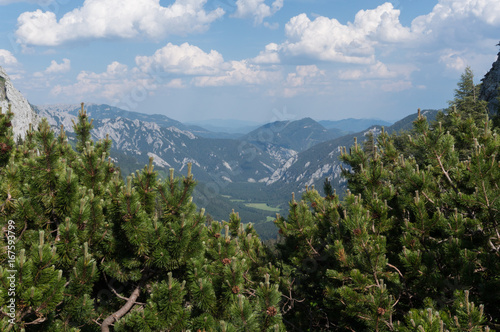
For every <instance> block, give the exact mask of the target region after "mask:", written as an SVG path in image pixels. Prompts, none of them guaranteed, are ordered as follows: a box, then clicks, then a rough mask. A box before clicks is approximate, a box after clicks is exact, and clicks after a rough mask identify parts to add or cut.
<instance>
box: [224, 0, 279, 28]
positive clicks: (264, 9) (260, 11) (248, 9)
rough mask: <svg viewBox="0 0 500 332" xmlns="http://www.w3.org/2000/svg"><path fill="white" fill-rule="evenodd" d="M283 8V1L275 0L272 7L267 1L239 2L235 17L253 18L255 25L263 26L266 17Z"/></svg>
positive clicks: (248, 0) (247, 0) (240, 0)
mask: <svg viewBox="0 0 500 332" xmlns="http://www.w3.org/2000/svg"><path fill="white" fill-rule="evenodd" d="M282 7H283V0H275V1H274V2H273V3H272V4H271V5H267V4H266V3H265V0H238V1H236V12H235V13H234V14H233V16H234V17H238V18H250V17H252V18H253V19H254V23H255V24H261V23H262V22H263V21H264V19H265V18H266V17H270V16H272V15H274V14H275V13H276V12H277V11H279V10H280V9H281V8H282ZM267 26H269V25H267ZM269 27H273V26H269Z"/></svg>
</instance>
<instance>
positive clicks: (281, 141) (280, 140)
mask: <svg viewBox="0 0 500 332" xmlns="http://www.w3.org/2000/svg"><path fill="white" fill-rule="evenodd" d="M341 135H342V132H341V131H340V130H335V131H329V130H328V129H326V128H325V127H323V126H322V125H320V124H319V123H318V122H316V121H314V120H313V119H311V118H304V119H301V120H297V121H276V122H273V123H268V124H265V125H263V126H261V127H259V128H257V129H255V130H253V131H251V132H250V133H248V134H247V135H245V136H243V137H242V139H243V140H247V141H249V142H252V143H254V144H258V145H260V146H266V145H267V144H269V143H270V144H274V145H277V146H281V147H283V148H286V149H292V150H295V151H297V152H300V151H304V150H306V149H308V148H310V147H312V146H314V145H316V144H318V143H321V142H324V141H327V140H331V139H334V138H337V137H340V136H341Z"/></svg>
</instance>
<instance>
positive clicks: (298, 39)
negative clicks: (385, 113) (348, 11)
mask: <svg viewBox="0 0 500 332" xmlns="http://www.w3.org/2000/svg"><path fill="white" fill-rule="evenodd" d="M399 16H400V11H399V10H398V9H395V8H394V7H393V5H392V4H391V3H384V4H382V5H380V6H378V7H376V8H375V9H369V10H361V11H359V12H358V13H357V14H356V15H355V18H354V21H353V22H348V23H346V24H342V23H340V22H339V21H337V20H336V19H334V18H328V17H324V16H319V17H316V18H315V19H313V20H312V19H310V18H309V17H308V16H307V15H306V14H300V15H297V16H295V17H293V18H291V19H290V20H289V22H288V23H287V24H286V26H285V33H286V37H287V40H286V41H285V42H284V43H282V44H281V45H279V51H280V53H283V54H286V55H288V56H295V57H302V58H304V57H305V58H309V59H311V60H321V61H329V62H340V63H356V64H365V65H371V64H374V63H376V59H375V54H376V51H377V50H381V51H383V52H384V53H388V52H390V50H392V49H399V50H401V49H405V50H412V49H417V48H418V49H420V50H422V49H426V50H436V49H442V48H443V46H445V47H446V46H447V45H449V46H450V47H451V45H457V44H460V43H462V44H463V45H466V44H467V43H471V42H472V43H477V42H478V39H481V40H484V39H487V38H490V39H493V40H495V38H498V36H497V34H498V33H497V30H495V29H492V28H497V27H500V1H498V0H439V2H438V4H437V5H436V6H435V7H434V8H433V9H432V11H431V12H430V13H428V14H426V15H422V16H419V17H416V18H415V19H414V20H413V21H412V23H411V25H410V26H408V27H406V26H403V25H402V24H401V22H400V20H399ZM454 59H455V60H456V61H458V62H460V60H459V59H458V58H456V57H455V58H454ZM449 60H452V59H449ZM442 62H443V63H447V64H448V66H450V65H451V64H450V62H449V61H448V62H446V61H445V59H444V58H443V59H442ZM452 66H455V67H457V68H458V67H460V64H459V63H455V64H454V65H452Z"/></svg>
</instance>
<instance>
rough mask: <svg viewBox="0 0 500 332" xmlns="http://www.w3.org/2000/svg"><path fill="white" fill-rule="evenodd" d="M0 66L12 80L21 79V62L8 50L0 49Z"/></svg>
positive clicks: (22, 72)
mask: <svg viewBox="0 0 500 332" xmlns="http://www.w3.org/2000/svg"><path fill="white" fill-rule="evenodd" d="M0 66H1V67H3V68H4V69H5V71H6V72H7V74H8V75H9V77H10V78H11V79H12V80H17V79H21V78H22V77H23V76H24V70H23V69H22V66H21V64H20V63H19V61H17V59H16V57H15V56H14V55H13V54H12V53H11V52H10V51H8V50H4V49H0Z"/></svg>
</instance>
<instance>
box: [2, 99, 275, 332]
mask: <svg viewBox="0 0 500 332" xmlns="http://www.w3.org/2000/svg"><path fill="white" fill-rule="evenodd" d="M10 117H11V114H8V115H7V117H2V118H1V119H0V120H2V121H1V122H0V141H1V142H8V144H11V143H12V140H11V138H10V137H11V136H12V135H11V128H10V127H9V121H7V120H8V119H10ZM5 119H7V120H5ZM74 129H75V132H76V133H77V142H76V151H75V150H73V149H72V148H71V146H70V145H69V143H68V139H67V137H66V136H65V134H64V130H63V128H61V131H60V133H59V134H58V135H56V134H55V133H54V132H53V131H52V130H51V128H50V126H49V124H48V122H47V121H46V120H45V119H44V120H42V122H41V123H40V125H39V126H38V128H37V130H33V129H32V128H30V130H29V131H28V132H27V133H26V139H25V140H24V141H23V142H22V144H20V145H18V146H17V147H14V145H13V144H12V145H9V146H12V147H13V148H12V150H11V151H9V154H8V159H7V157H5V165H3V166H2V167H1V168H0V203H1V204H0V218H1V219H0V221H1V226H2V227H7V226H8V225H9V223H11V222H9V220H11V221H13V222H15V231H16V232H15V234H16V237H17V241H16V243H15V246H16V257H15V264H14V265H13V268H14V269H15V271H17V274H16V278H17V279H16V285H17V286H16V296H15V300H16V305H17V308H16V316H15V318H13V322H14V324H12V323H11V322H12V321H9V320H10V319H11V318H10V317H9V316H8V315H6V313H7V312H8V307H7V304H8V303H9V301H10V297H9V295H8V293H7V292H6V290H7V289H8V287H2V288H1V289H0V308H1V309H0V310H1V312H2V314H3V315H2V317H1V319H0V326H2V331H3V330H5V331H8V330H12V331H17V330H26V331H80V330H81V331H98V330H100V331H111V330H114V331H131V330H133V331H164V330H174V331H181V330H187V329H192V330H207V331H208V330H242V329H243V330H245V329H246V330H248V331H253V330H255V329H257V330H262V331H267V330H269V331H281V330H284V326H283V323H282V318H281V310H280V300H281V293H280V292H279V290H278V288H277V285H278V284H279V283H281V282H282V280H281V276H280V273H279V271H278V270H277V269H276V268H274V267H273V266H272V265H269V264H268V258H267V252H266V251H265V250H264V248H263V245H262V243H261V242H260V239H259V238H258V236H257V234H256V232H255V230H253V228H252V227H251V226H247V227H243V226H242V224H241V221H240V219H239V217H238V215H237V214H236V213H233V214H231V217H230V221H229V222H224V223H218V222H213V223H211V224H210V225H208V226H207V225H206V224H205V223H206V219H205V216H204V210H203V209H201V210H198V209H197V208H196V206H195V205H194V204H193V202H192V196H191V195H192V192H193V189H194V186H195V185H196V182H195V180H194V178H193V175H192V174H191V165H190V164H188V171H187V176H185V177H182V178H179V177H175V176H174V170H173V169H171V170H170V176H169V177H168V178H167V179H165V180H160V179H159V178H158V174H157V173H156V172H155V171H154V167H153V160H152V159H150V161H149V165H147V166H145V167H144V169H143V170H142V171H137V172H136V173H135V174H132V175H130V176H128V177H127V178H126V180H125V181H124V180H123V178H122V176H121V175H120V174H119V171H118V167H117V166H115V165H114V164H113V162H112V161H111V159H110V158H109V151H110V147H111V140H109V138H106V139H104V140H100V141H98V142H93V141H92V140H90V137H91V130H92V124H91V122H89V119H88V115H87V113H86V111H85V109H84V106H83V104H82V108H81V110H80V112H79V117H78V120H77V121H75V123H74ZM0 241H1V243H0V244H1V248H2V250H3V251H2V256H1V263H2V264H1V267H0V282H1V283H2V284H3V285H4V286H6V285H9V279H8V278H9V277H10V272H9V271H8V270H7V269H6V268H5V266H6V264H5V263H6V260H7V258H8V257H7V255H4V250H5V249H4V248H6V246H5V245H6V243H5V239H4V238H3V237H2V239H1V240H0ZM246 316H248V320H247V319H242V318H244V317H246Z"/></svg>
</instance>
